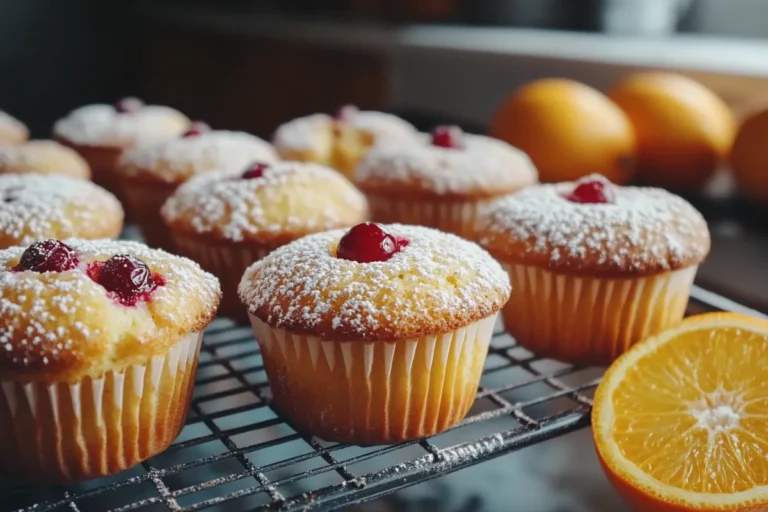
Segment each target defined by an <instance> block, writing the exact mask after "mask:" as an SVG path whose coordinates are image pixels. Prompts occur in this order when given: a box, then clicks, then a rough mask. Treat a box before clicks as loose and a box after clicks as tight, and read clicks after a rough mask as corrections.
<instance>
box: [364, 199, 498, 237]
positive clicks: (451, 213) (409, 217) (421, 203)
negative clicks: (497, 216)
mask: <svg viewBox="0 0 768 512" xmlns="http://www.w3.org/2000/svg"><path fill="white" fill-rule="evenodd" d="M367 198H368V206H369V208H370V211H371V218H372V219H373V221H374V222H381V223H385V224H392V223H400V224H414V225H417V226H426V227H430V228H435V229H439V230H440V231H444V232H446V233H454V234H456V235H459V236H461V237H464V238H467V239H469V240H472V239H473V238H474V231H475V225H476V223H477V219H478V217H479V216H480V215H482V214H483V213H484V212H485V211H486V210H487V209H488V207H489V206H490V205H491V204H493V203H494V202H495V201H497V200H498V199H483V200H474V201H458V200H457V201H430V200H428V199H423V200H417V199H410V200H408V199H397V198H392V197H383V196H381V197H380V196H375V195H367Z"/></svg>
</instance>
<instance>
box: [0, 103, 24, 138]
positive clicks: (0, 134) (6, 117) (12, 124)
mask: <svg viewBox="0 0 768 512" xmlns="http://www.w3.org/2000/svg"><path fill="white" fill-rule="evenodd" d="M28 137H29V131H28V130H27V127H26V125H25V124H24V123H22V122H21V121H19V120H18V119H16V118H15V117H13V116H12V115H10V114H8V113H6V112H3V111H2V110H0V144H21V143H22V142H24V141H25V140H27V138H28Z"/></svg>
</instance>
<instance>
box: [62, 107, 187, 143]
mask: <svg viewBox="0 0 768 512" xmlns="http://www.w3.org/2000/svg"><path fill="white" fill-rule="evenodd" d="M187 126H189V119H187V118H186V117H185V116H184V115H183V114H181V113H180V112H178V111H177V110H174V109H172V108H170V107H162V106H155V105H148V106H144V107H142V108H141V109H139V110H138V111H136V112H129V113H121V112H117V111H116V110H115V108H114V107H113V106H111V105H87V106H85V107H80V108H78V109H76V110H74V111H72V112H71V113H70V114H69V115H68V116H67V117H65V118H64V119H60V120H59V121H57V122H56V124H55V125H54V127H53V131H54V133H55V134H56V136H58V137H61V138H64V139H67V140H69V141H71V142H74V143H77V144H85V145H97V146H99V145H114V146H118V147H127V146H132V145H134V144H138V143H148V142H153V141H157V140H162V139H165V138H169V137H175V136H177V135H180V134H181V133H183V132H184V131H185V130H186V129H187Z"/></svg>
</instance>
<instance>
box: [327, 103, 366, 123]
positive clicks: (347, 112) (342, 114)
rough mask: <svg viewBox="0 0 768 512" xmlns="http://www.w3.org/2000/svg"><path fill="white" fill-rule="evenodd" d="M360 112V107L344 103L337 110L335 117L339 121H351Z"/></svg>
mask: <svg viewBox="0 0 768 512" xmlns="http://www.w3.org/2000/svg"><path fill="white" fill-rule="evenodd" d="M358 112H360V109H358V108H357V107H356V106H354V105H344V106H343V107H340V108H339V109H338V110H337V111H336V114H334V116H333V118H334V119H336V120H337V121H349V120H350V119H352V118H353V117H355V115H357V113H358Z"/></svg>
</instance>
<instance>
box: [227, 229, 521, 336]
mask: <svg viewBox="0 0 768 512" xmlns="http://www.w3.org/2000/svg"><path fill="white" fill-rule="evenodd" d="M385 228H386V229H388V230H389V231H390V232H392V233H394V234H397V235H400V236H404V237H405V238H407V239H408V240H409V242H410V243H409V244H408V245H407V246H406V247H405V248H404V249H403V250H402V251H401V252H399V253H397V254H395V255H394V256H393V257H392V258H391V259H390V260H388V261H386V262H374V263H357V262H354V261H348V260H343V259H340V258H336V257H335V248H336V245H337V244H338V241H339V239H340V238H341V236H342V235H343V234H344V230H334V231H329V232H325V233H320V234H315V235H310V236H307V237H304V238H302V239H300V240H298V241H295V242H293V243H291V244H289V245H287V246H284V247H282V248H280V249H277V250H275V251H274V252H272V253H271V254H270V255H268V256H267V257H266V258H265V259H263V260H261V261H259V262H256V263H254V264H253V265H252V266H251V267H250V268H249V269H248V270H247V271H246V273H245V275H244V276H243V279H242V281H241V283H240V289H239V292H240V298H241V299H242V301H243V302H244V303H245V304H246V305H247V306H248V309H249V310H250V311H251V312H253V313H254V314H256V315H257V316H259V317H260V318H262V320H264V321H265V322H267V323H268V324H269V325H271V326H273V327H278V328H283V329H287V330H299V331H305V332H309V333H311V334H314V335H317V336H321V337H324V338H326V339H352V340H392V339H402V338H409V337H414V336H416V335H424V334H430V333H431V334H436V333H439V332H448V331H451V330H455V329H457V328H460V327H464V326H466V325H468V324H469V323H471V322H473V321H476V320H479V319H481V318H485V317H487V316H489V315H491V314H493V313H494V312H496V311H498V310H499V309H500V308H501V307H502V306H503V304H504V303H505V302H506V300H507V298H508V297H509V293H510V284H509V277H508V276H507V274H506V273H505V272H504V270H503V269H502V268H501V267H500V265H499V264H498V263H497V262H496V261H495V260H493V259H492V258H491V257H490V255H488V254H487V253H486V252H485V251H483V250H482V249H481V248H480V247H478V246H477V245H475V244H473V243H471V242H468V241H466V240H463V239H461V238H459V237H456V236H454V235H450V234H446V233H441V232H439V231H437V230H433V229H429V228H424V227H419V226H405V225H399V224H393V225H388V226H385Z"/></svg>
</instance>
